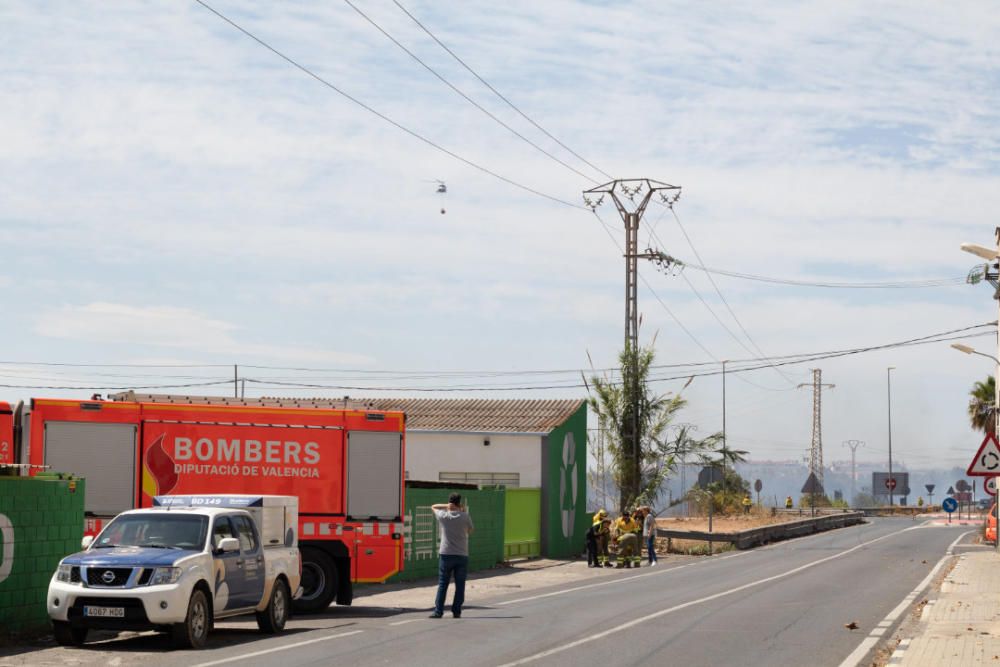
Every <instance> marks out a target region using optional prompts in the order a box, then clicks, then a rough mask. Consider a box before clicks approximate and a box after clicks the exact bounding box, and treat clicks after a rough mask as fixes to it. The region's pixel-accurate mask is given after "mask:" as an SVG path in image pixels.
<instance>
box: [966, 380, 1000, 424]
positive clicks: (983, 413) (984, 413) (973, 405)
mask: <svg viewBox="0 0 1000 667" xmlns="http://www.w3.org/2000/svg"><path fill="white" fill-rule="evenodd" d="M969 396H970V397H971V398H970V399H969V421H970V422H972V428H974V429H976V430H977V431H982V432H983V433H993V434H996V428H997V404H996V380H995V379H994V378H993V376H992V375H990V376H989V377H987V378H986V382H977V383H976V384H974V385H973V386H972V391H970V392H969Z"/></svg>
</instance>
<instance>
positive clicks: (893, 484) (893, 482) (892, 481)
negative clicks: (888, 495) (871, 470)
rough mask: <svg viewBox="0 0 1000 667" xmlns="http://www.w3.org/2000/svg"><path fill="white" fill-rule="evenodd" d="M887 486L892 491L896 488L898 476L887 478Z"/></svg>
mask: <svg viewBox="0 0 1000 667" xmlns="http://www.w3.org/2000/svg"><path fill="white" fill-rule="evenodd" d="M885 488H887V489H889V490H890V491H892V490H893V489H895V488H896V478H895V477H889V478H888V479H886V480H885Z"/></svg>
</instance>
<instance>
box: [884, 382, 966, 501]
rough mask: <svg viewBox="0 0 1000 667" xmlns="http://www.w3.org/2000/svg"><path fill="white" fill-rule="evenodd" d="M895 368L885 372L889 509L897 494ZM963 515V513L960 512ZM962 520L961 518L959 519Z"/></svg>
mask: <svg viewBox="0 0 1000 667" xmlns="http://www.w3.org/2000/svg"><path fill="white" fill-rule="evenodd" d="M894 370H896V367H895V366H889V367H888V368H887V369H886V370H885V389H886V413H887V414H888V416H889V482H888V483H889V507H890V508H891V507H892V506H893V505H894V502H893V494H895V492H896V478H895V477H893V476H892V372H893V371H894ZM959 514H961V512H959ZM959 518H961V516H960V517H959Z"/></svg>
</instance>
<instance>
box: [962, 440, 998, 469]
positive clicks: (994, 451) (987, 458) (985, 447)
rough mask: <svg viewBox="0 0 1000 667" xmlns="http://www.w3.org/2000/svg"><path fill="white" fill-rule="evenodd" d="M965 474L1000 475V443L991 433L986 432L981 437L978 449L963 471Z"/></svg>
mask: <svg viewBox="0 0 1000 667" xmlns="http://www.w3.org/2000/svg"><path fill="white" fill-rule="evenodd" d="M965 472H966V474H967V475H972V476H978V477H989V476H991V475H1000V443H998V442H997V438H996V436H995V435H993V434H992V433H987V434H986V437H985V438H983V444H981V445H979V451H978V452H976V456H975V457H974V458H973V459H972V463H970V464H969V468H968V469H967V470H966V471H965Z"/></svg>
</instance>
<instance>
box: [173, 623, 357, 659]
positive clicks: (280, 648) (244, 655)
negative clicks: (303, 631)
mask: <svg viewBox="0 0 1000 667" xmlns="http://www.w3.org/2000/svg"><path fill="white" fill-rule="evenodd" d="M362 632H364V630H351V631H350V632H340V633H337V634H335V635H330V636H328V637H317V638H316V639H307V640H305V641H301V642H295V643H294V644H283V645H281V646H275V647H274V648H268V649H264V650H262V651H254V652H253V653H241V654H239V655H234V656H232V657H231V658H222V659H221V660H212V661H210V662H199V663H198V664H196V665H192V666H191V667H212V665H224V664H226V663H227V662H236V661H237V660H246V659H247V658H256V657H258V656H261V655H268V654H270V653H277V652H278V651H284V650H286V649H290V648H298V647H299V646H308V645H309V644H316V643H319V642H326V641H330V640H331V639H340V638H341V637H350V636H351V635H360V634H361V633H362Z"/></svg>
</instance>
